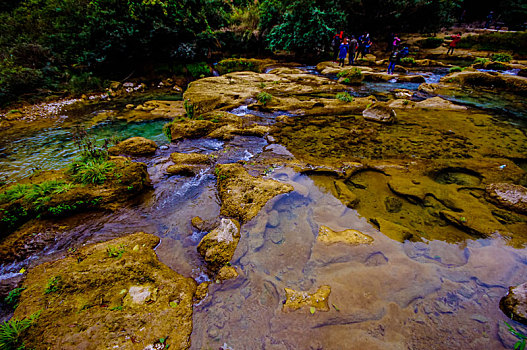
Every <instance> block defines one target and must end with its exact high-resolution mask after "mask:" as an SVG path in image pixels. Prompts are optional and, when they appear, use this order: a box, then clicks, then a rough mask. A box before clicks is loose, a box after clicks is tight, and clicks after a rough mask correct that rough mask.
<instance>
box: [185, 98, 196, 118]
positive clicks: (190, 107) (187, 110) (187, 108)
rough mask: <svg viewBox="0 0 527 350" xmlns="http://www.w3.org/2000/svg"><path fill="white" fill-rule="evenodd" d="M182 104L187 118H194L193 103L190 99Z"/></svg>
mask: <svg viewBox="0 0 527 350" xmlns="http://www.w3.org/2000/svg"><path fill="white" fill-rule="evenodd" d="M183 106H184V107H185V113H186V115H187V118H189V119H194V113H195V109H194V104H193V103H192V102H190V100H188V99H187V100H185V102H184V103H183Z"/></svg>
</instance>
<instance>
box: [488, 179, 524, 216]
mask: <svg viewBox="0 0 527 350" xmlns="http://www.w3.org/2000/svg"><path fill="white" fill-rule="evenodd" d="M486 194H487V198H488V199H489V200H490V201H491V202H493V203H495V204H496V205H498V206H500V207H503V208H506V209H509V210H512V211H515V212H518V213H523V214H527V188H525V187H523V186H520V185H515V184H511V183H493V184H490V185H488V186H487V188H486Z"/></svg>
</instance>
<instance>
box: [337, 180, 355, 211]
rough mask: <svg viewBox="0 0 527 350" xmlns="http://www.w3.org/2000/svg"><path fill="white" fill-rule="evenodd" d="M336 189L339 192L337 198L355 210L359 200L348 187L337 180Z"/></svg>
mask: <svg viewBox="0 0 527 350" xmlns="http://www.w3.org/2000/svg"><path fill="white" fill-rule="evenodd" d="M335 189H336V191H337V198H338V199H340V201H341V202H342V204H344V205H345V206H347V207H349V208H355V207H356V206H357V204H359V198H358V197H357V195H355V194H354V193H353V192H351V190H350V189H349V188H348V186H347V185H346V184H345V183H344V182H343V181H340V180H335Z"/></svg>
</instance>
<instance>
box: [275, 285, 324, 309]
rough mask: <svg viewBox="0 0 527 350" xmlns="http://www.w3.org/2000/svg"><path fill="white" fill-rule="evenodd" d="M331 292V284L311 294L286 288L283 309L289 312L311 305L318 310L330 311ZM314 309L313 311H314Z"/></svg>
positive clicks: (310, 306)
mask: <svg viewBox="0 0 527 350" xmlns="http://www.w3.org/2000/svg"><path fill="white" fill-rule="evenodd" d="M330 294H331V287H330V286H322V287H320V288H319V289H318V290H317V291H315V292H314V293H311V294H310V293H308V292H302V291H296V290H293V289H291V288H285V303H284V306H283V308H282V310H283V311H284V312H287V311H295V310H298V309H301V308H306V307H309V308H314V310H316V311H329V304H328V299H329V295H330ZM312 310H313V309H311V313H313V311H312Z"/></svg>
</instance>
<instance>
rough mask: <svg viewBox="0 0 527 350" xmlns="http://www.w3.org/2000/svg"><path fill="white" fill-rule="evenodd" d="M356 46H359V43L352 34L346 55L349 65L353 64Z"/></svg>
mask: <svg viewBox="0 0 527 350" xmlns="http://www.w3.org/2000/svg"><path fill="white" fill-rule="evenodd" d="M358 47H359V43H358V41H357V39H355V35H352V36H351V41H350V43H349V55H348V57H349V58H348V61H349V62H348V64H349V65H352V64H355V53H356V52H357V48H358Z"/></svg>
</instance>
